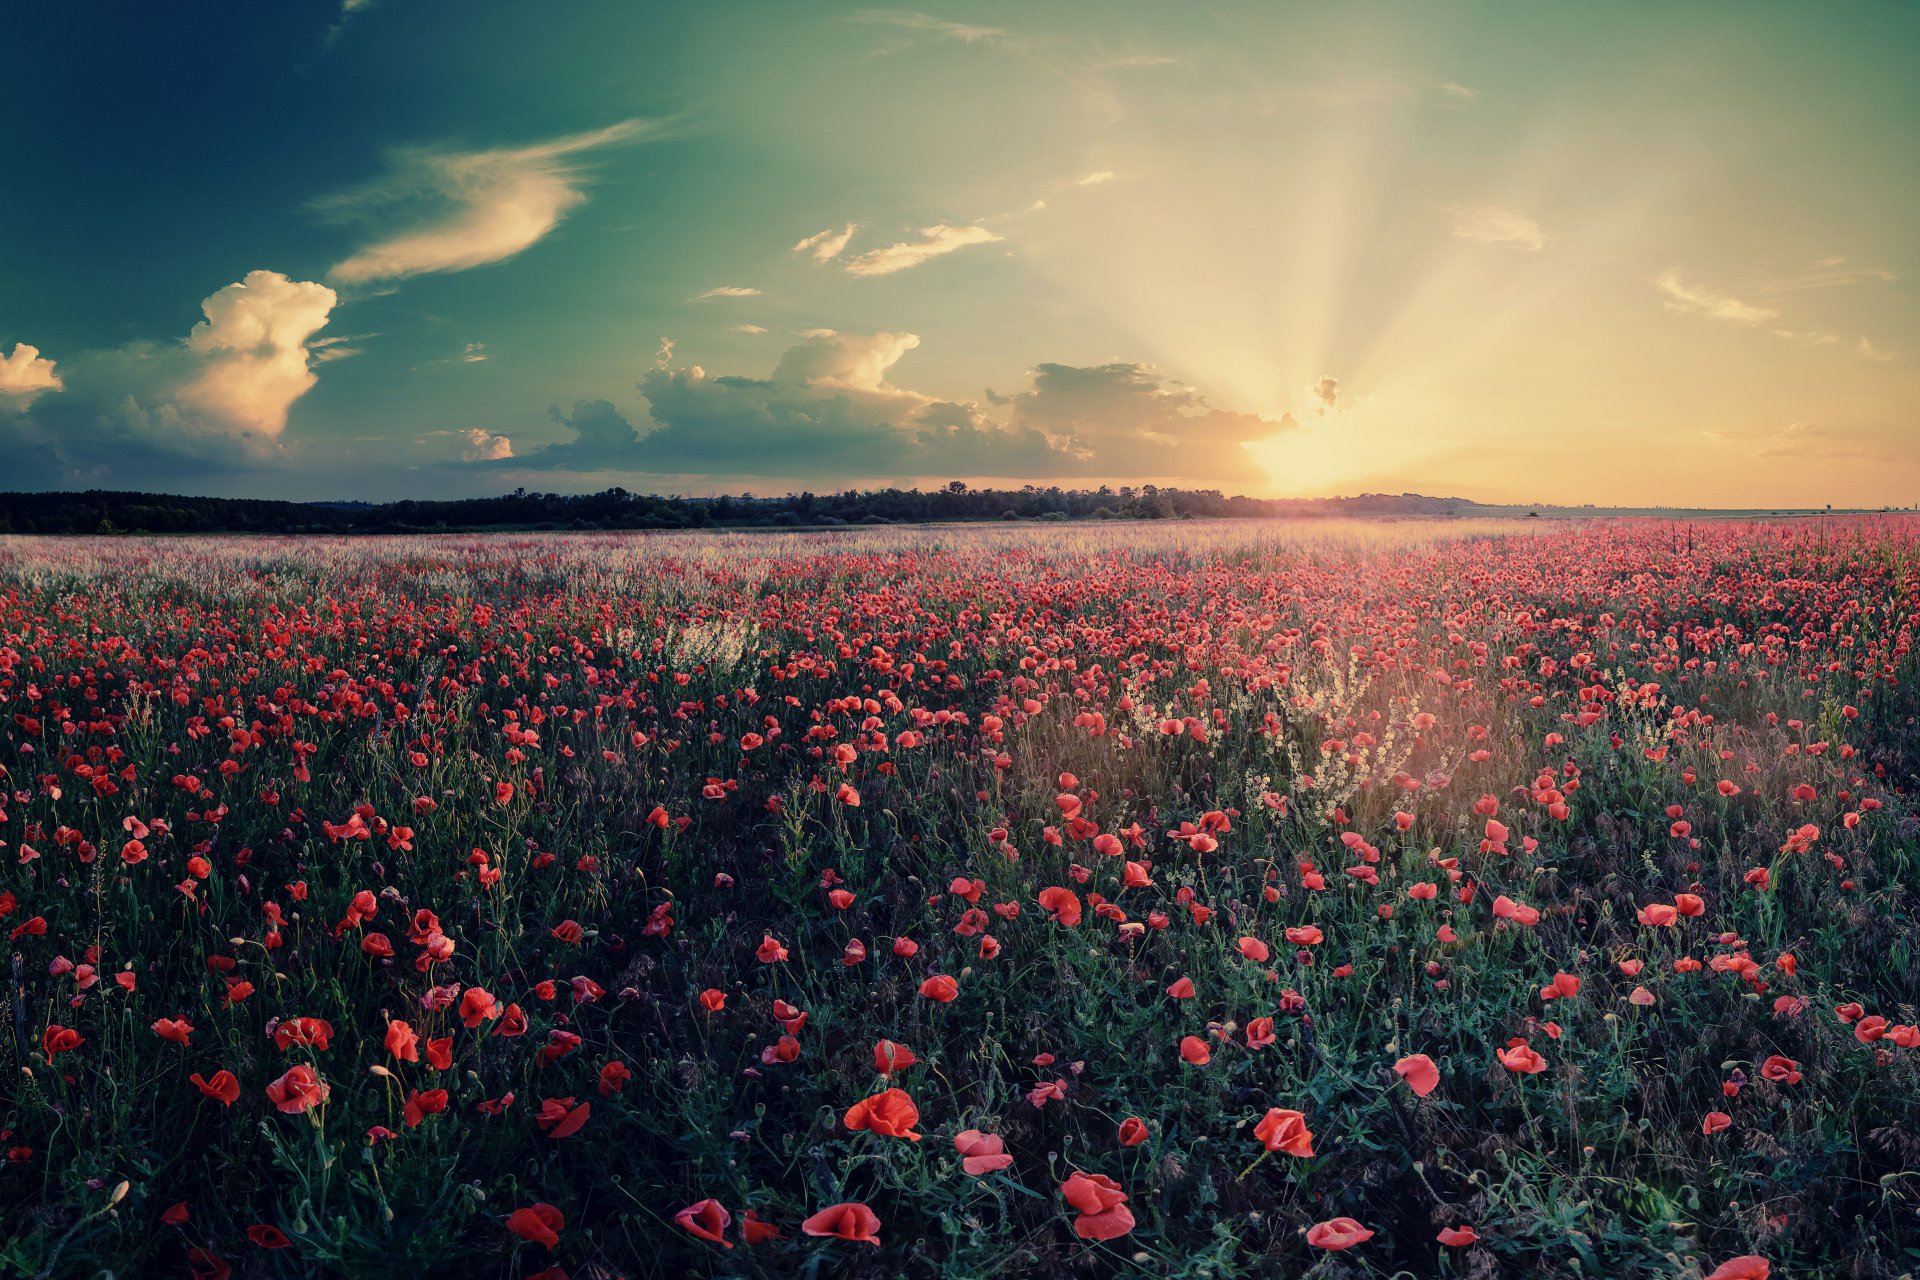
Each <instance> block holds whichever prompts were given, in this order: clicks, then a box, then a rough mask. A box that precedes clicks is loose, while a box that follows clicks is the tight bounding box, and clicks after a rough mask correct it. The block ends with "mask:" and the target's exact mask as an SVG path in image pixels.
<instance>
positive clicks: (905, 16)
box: [853, 9, 1011, 44]
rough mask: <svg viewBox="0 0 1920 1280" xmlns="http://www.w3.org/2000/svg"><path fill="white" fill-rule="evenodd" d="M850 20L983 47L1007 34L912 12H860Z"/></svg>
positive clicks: (1000, 29)
mask: <svg viewBox="0 0 1920 1280" xmlns="http://www.w3.org/2000/svg"><path fill="white" fill-rule="evenodd" d="M853 19H854V21H856V22H872V23H879V24H882V25H885V26H890V27H899V28H900V29H902V30H904V31H924V32H927V33H928V34H930V35H935V36H938V37H939V38H940V39H942V40H957V41H959V42H960V43H962V44H983V43H986V42H988V41H992V40H1003V39H1005V38H1006V37H1007V36H1008V35H1009V34H1011V33H1009V32H1008V31H1007V30H1006V29H1005V28H1003V27H980V26H974V25H972V24H970V23H965V22H948V21H946V20H945V19H942V18H936V17H934V16H932V15H931V14H926V13H916V12H914V11H912V10H910V9H864V10H862V11H861V12H859V13H856V14H854V15H853Z"/></svg>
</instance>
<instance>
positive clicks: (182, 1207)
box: [160, 1200, 188, 1227]
mask: <svg viewBox="0 0 1920 1280" xmlns="http://www.w3.org/2000/svg"><path fill="white" fill-rule="evenodd" d="M187 1217H188V1211H187V1202H186V1201H185V1200H180V1201H176V1202H175V1203H173V1204H170V1205H168V1206H167V1207H166V1209H165V1211H163V1212H162V1213H161V1215H160V1221H162V1222H164V1223H166V1224H167V1225H168V1226H170V1227H177V1226H180V1225H181V1224H182V1223H184V1222H186V1220H187Z"/></svg>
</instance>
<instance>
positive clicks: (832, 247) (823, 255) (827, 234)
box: [793, 222, 860, 262]
mask: <svg viewBox="0 0 1920 1280" xmlns="http://www.w3.org/2000/svg"><path fill="white" fill-rule="evenodd" d="M859 229H860V228H859V226H858V225H857V224H855V223H851V222H849V223H848V224H847V225H846V226H844V227H842V228H841V229H840V230H838V231H835V230H834V229H833V228H832V227H828V228H827V229H826V230H825V231H816V232H814V233H813V234H812V235H810V236H808V237H807V238H806V239H805V240H802V241H801V242H800V243H799V244H796V245H795V246H793V251H794V252H795V253H812V254H813V260H814V261H815V262H832V261H833V260H834V259H835V258H837V257H839V256H840V251H841V250H843V249H845V248H846V247H847V242H848V241H849V240H851V239H853V233H854V232H856V231H858V230H859Z"/></svg>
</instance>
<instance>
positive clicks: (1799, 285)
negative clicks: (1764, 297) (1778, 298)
mask: <svg viewBox="0 0 1920 1280" xmlns="http://www.w3.org/2000/svg"><path fill="white" fill-rule="evenodd" d="M1897 279H1899V277H1898V276H1896V275H1894V274H1893V272H1891V271H1888V270H1886V269H1885V268H1882V267H1856V266H1852V265H1850V264H1849V263H1848V262H1847V260H1846V259H1845V258H1840V257H1827V258H1820V259H1818V260H1816V261H1815V262H1813V263H1812V264H1811V265H1810V266H1808V267H1807V268H1806V269H1805V270H1804V271H1796V272H1794V273H1793V274H1792V275H1788V276H1782V277H1780V278H1778V279H1774V280H1767V281H1764V282H1763V283H1761V284H1760V285H1759V287H1758V290H1757V291H1758V292H1760V293H1765V294H1778V293H1802V292H1805V291H1807V290H1810V289H1838V288H1843V287H1845V286H1847V285H1852V284H1861V283H1864V282H1866V281H1869V280H1871V281H1877V282H1879V283H1882V284H1886V283H1891V282H1892V281H1894V280H1897Z"/></svg>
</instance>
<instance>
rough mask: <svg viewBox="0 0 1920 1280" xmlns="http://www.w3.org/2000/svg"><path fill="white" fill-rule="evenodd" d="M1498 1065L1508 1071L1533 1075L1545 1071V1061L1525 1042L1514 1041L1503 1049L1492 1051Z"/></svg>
mask: <svg viewBox="0 0 1920 1280" xmlns="http://www.w3.org/2000/svg"><path fill="white" fill-rule="evenodd" d="M1494 1056H1495V1057H1496V1058H1498V1059H1500V1065H1501V1066H1503V1067H1505V1068H1506V1069H1507V1070H1509V1071H1513V1072H1518V1073H1521V1074H1524V1075H1533V1074H1535V1073H1536V1072H1540V1071H1545V1070H1546V1069H1547V1060H1546V1059H1545V1058H1543V1057H1541V1056H1540V1055H1539V1054H1538V1053H1536V1052H1534V1050H1533V1049H1532V1048H1530V1047H1529V1046H1528V1044H1527V1042H1526V1041H1525V1040H1514V1041H1512V1042H1510V1043H1509V1044H1508V1045H1507V1047H1506V1048H1504V1049H1496V1050H1494Z"/></svg>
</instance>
